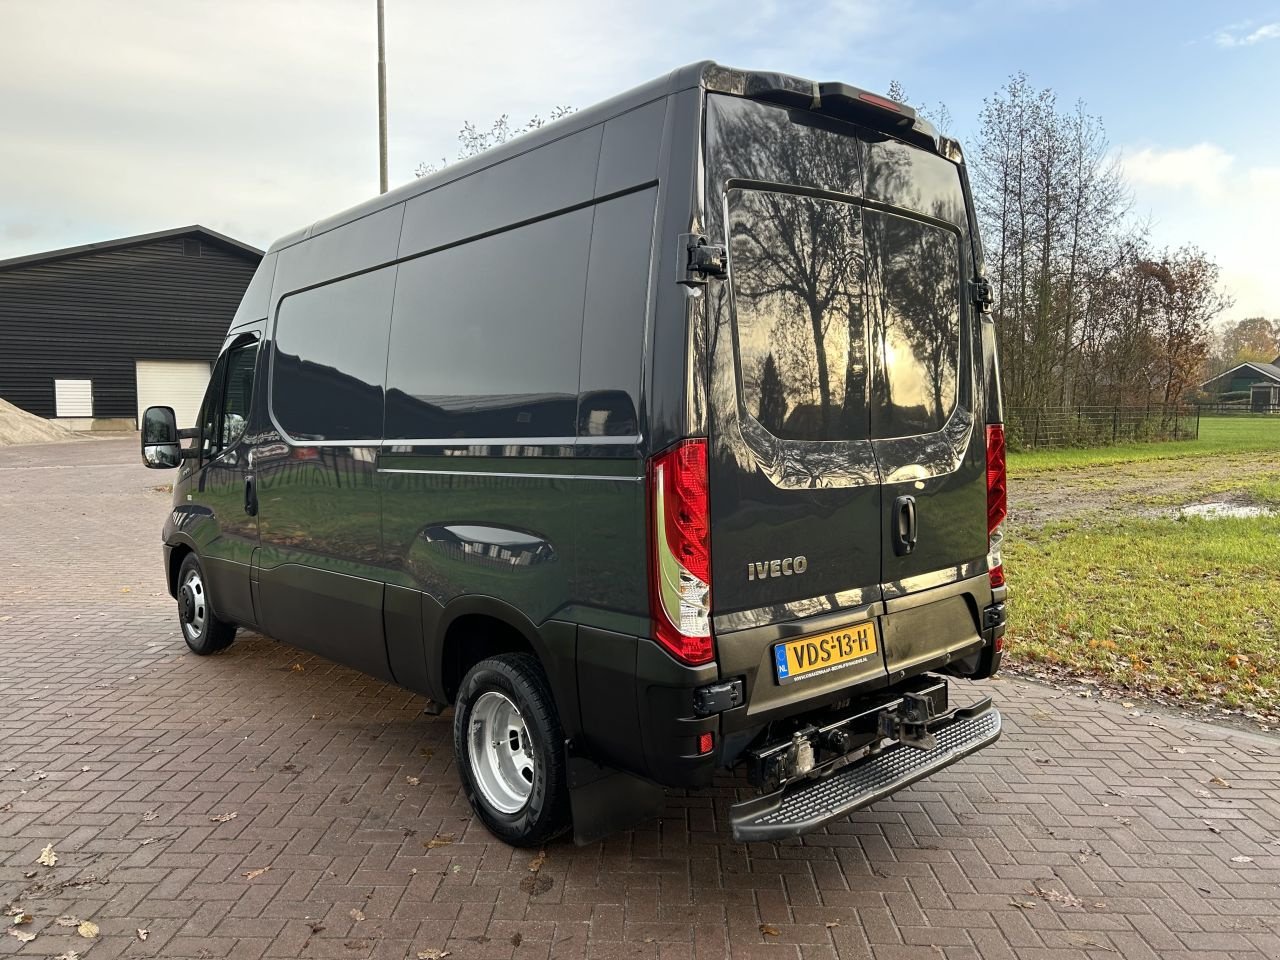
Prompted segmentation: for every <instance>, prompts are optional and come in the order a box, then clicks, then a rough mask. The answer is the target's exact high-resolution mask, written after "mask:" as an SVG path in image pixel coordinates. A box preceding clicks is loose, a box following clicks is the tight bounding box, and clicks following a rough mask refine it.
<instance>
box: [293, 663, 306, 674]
mask: <svg viewBox="0 0 1280 960" xmlns="http://www.w3.org/2000/svg"><path fill="white" fill-rule="evenodd" d="M289 669H290V670H292V671H293V672H294V673H301V672H302V671H303V670H305V669H307V668H306V667H304V666H303V665H302V664H300V663H295V664H294V665H293V666H292V667H290V668H289Z"/></svg>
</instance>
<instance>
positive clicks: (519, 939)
mask: <svg viewBox="0 0 1280 960" xmlns="http://www.w3.org/2000/svg"><path fill="white" fill-rule="evenodd" d="M522 943H524V934H523V933H521V932H520V931H519V930H517V931H516V932H515V933H513V934H512V935H511V945H512V946H513V947H518V946H520V944H522Z"/></svg>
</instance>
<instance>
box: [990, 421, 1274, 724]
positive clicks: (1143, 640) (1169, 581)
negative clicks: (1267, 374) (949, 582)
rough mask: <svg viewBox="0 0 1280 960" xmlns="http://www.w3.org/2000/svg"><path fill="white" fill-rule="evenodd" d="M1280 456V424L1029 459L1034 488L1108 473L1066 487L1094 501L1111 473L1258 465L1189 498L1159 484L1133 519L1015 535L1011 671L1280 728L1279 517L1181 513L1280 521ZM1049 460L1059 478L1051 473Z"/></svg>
mask: <svg viewBox="0 0 1280 960" xmlns="http://www.w3.org/2000/svg"><path fill="white" fill-rule="evenodd" d="M1262 450H1266V451H1268V452H1269V453H1271V454H1272V455H1273V456H1272V457H1269V458H1260V459H1261V462H1260V463H1258V464H1256V465H1255V468H1254V469H1252V470H1251V469H1250V464H1251V460H1250V458H1249V457H1248V456H1247V453H1248V452H1249V451H1254V452H1258V451H1262ZM1277 450H1280V418H1277V419H1276V420H1275V421H1274V422H1273V421H1271V420H1260V419H1251V418H1241V419H1229V418H1218V419H1214V420H1208V419H1206V420H1205V421H1203V423H1202V429H1201V438H1200V439H1199V440H1198V441H1193V442H1188V443H1179V444H1151V445H1150V446H1143V447H1137V448H1122V447H1115V448H1108V449H1101V450H1067V451H1061V452H1060V453H1037V454H1028V455H1023V457H1020V458H1018V459H1024V458H1025V459H1033V458H1034V462H1033V469H1031V470H1029V471H1027V473H1029V474H1030V476H1031V477H1032V478H1033V477H1034V475H1035V474H1036V473H1039V472H1041V471H1043V470H1047V469H1060V470H1064V471H1065V470H1068V469H1070V468H1074V467H1087V466H1103V467H1104V470H1102V471H1098V472H1096V473H1094V474H1090V473H1085V474H1084V475H1083V476H1071V475H1064V476H1063V477H1062V479H1061V483H1062V484H1063V485H1064V486H1065V487H1067V488H1072V489H1073V488H1075V487H1076V486H1079V488H1080V494H1081V497H1082V498H1083V497H1085V496H1089V495H1094V496H1096V495H1097V494H1096V491H1091V489H1090V483H1089V481H1090V480H1091V479H1092V478H1093V477H1094V476H1097V475H1104V476H1105V475H1106V473H1107V471H1106V470H1105V467H1106V466H1109V465H1116V464H1120V463H1127V464H1132V466H1127V467H1125V470H1126V472H1137V473H1140V474H1143V475H1145V474H1147V473H1148V472H1149V473H1150V474H1151V476H1152V477H1153V478H1161V477H1164V478H1170V476H1171V474H1173V473H1174V472H1178V473H1181V472H1182V471H1180V470H1178V469H1177V467H1176V465H1175V464H1174V463H1172V462H1169V460H1170V458H1174V457H1181V458H1183V460H1184V465H1185V466H1184V469H1185V471H1186V473H1187V474H1189V475H1191V476H1192V477H1196V476H1200V475H1202V474H1201V471H1204V470H1205V467H1203V466H1198V464H1197V461H1196V460H1195V459H1186V458H1197V457H1207V458H1212V462H1214V463H1219V462H1220V461H1221V459H1222V458H1223V456H1224V455H1226V454H1228V453H1230V454H1236V455H1239V454H1245V455H1244V456H1239V457H1238V459H1239V461H1240V462H1241V469H1240V470H1239V472H1235V471H1229V472H1228V473H1227V475H1226V476H1218V477H1216V478H1215V479H1214V480H1213V482H1212V483H1211V484H1207V485H1206V484H1201V483H1199V482H1193V483H1191V484H1190V485H1186V484H1184V485H1182V488H1181V492H1178V490H1177V485H1176V484H1172V483H1170V484H1169V485H1168V486H1164V485H1161V484H1157V485H1156V486H1155V488H1154V489H1153V491H1152V492H1150V493H1148V494H1146V495H1143V496H1140V497H1138V498H1136V499H1135V498H1134V497H1132V496H1124V497H1121V498H1119V499H1118V500H1117V501H1116V502H1115V503H1113V504H1112V506H1115V507H1122V509H1118V510H1117V509H1103V510H1099V511H1096V512H1094V513H1091V514H1088V515H1082V516H1077V517H1073V518H1070V519H1066V520H1058V521H1055V522H1052V523H1049V524H1046V525H1044V526H1039V527H1036V526H1034V525H1030V524H1027V525H1022V526H1018V527H1016V528H1014V529H1013V530H1011V535H1010V538H1009V539H1008V540H1007V541H1006V544H1005V551H1004V558H1005V568H1006V570H1007V571H1008V573H1009V581H1010V584H1011V588H1012V589H1011V600H1010V617H1011V622H1010V637H1009V656H1010V659H1011V660H1012V661H1014V663H1017V664H1021V665H1023V666H1027V667H1032V668H1034V667H1035V666H1036V665H1046V666H1047V667H1048V668H1049V669H1050V670H1051V671H1054V672H1062V673H1066V674H1068V675H1074V676H1079V677H1086V678H1092V679H1096V680H1099V681H1102V682H1106V683H1110V684H1113V685H1117V686H1120V687H1122V688H1125V689H1127V690H1130V691H1132V692H1133V693H1135V694H1139V695H1148V696H1152V697H1155V698H1157V699H1163V700H1167V701H1172V702H1174V703H1177V704H1179V705H1183V706H1191V705H1194V704H1196V703H1213V704H1217V705H1221V706H1226V707H1230V708H1234V709H1238V710H1241V711H1243V712H1244V713H1246V714H1253V715H1255V717H1256V718H1259V719H1262V720H1263V722H1266V723H1269V724H1275V723H1280V515H1277V516H1270V517H1266V516H1264V517H1247V518H1238V519H1236V518H1232V519H1200V518H1194V519H1179V518H1178V517H1177V513H1176V505H1178V504H1183V503H1187V502H1196V501H1197V500H1199V499H1202V498H1203V495H1204V494H1206V493H1208V494H1211V495H1213V498H1214V499H1228V500H1231V501H1233V502H1241V503H1253V504H1257V505H1262V506H1271V507H1273V508H1276V509H1280V478H1277V476H1276V474H1275V471H1274V466H1273V465H1272V464H1273V460H1274V454H1275V453H1276V451H1277ZM1148 454H1149V455H1148ZM1050 457H1053V458H1054V459H1055V460H1056V467H1050V466H1049V465H1047V461H1048V460H1049V458H1050ZM1010 460H1011V465H1012V463H1013V462H1014V460H1015V458H1013V457H1011V458H1010ZM1202 462H1203V463H1207V462H1209V461H1202ZM1025 475H1026V474H1024V476H1025ZM1036 485H1039V486H1041V487H1043V482H1042V481H1035V482H1034V483H1033V482H1032V481H1031V480H1028V486H1029V489H1032V488H1034V487H1035V486H1036ZM1201 487H1204V489H1201ZM1014 488H1015V490H1016V479H1015V483H1014ZM1164 490H1172V491H1173V492H1168V493H1166V492H1163V491H1164ZM1157 491H1159V492H1157ZM1220 495H1225V496H1220Z"/></svg>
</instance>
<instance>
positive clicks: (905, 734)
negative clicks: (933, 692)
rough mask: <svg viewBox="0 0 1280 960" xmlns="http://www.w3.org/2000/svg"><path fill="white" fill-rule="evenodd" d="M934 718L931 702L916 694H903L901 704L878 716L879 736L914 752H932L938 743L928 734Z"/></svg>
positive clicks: (927, 698)
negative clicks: (911, 748)
mask: <svg viewBox="0 0 1280 960" xmlns="http://www.w3.org/2000/svg"><path fill="white" fill-rule="evenodd" d="M933 717H934V713H933V700H932V699H931V698H929V697H922V696H920V694H918V693H904V694H903V695H902V702H901V703H899V704H898V705H897V706H893V707H890V708H889V709H888V710H885V711H884V712H883V713H881V714H880V736H882V737H885V738H886V739H888V740H897V741H898V742H900V743H901V744H902V745H903V746H906V747H913V748H915V749H916V750H933V749H934V748H936V747H937V746H938V741H937V739H936V738H935V737H934V735H933V734H932V733H930V732H929V726H928V724H929V721H930V720H932V719H933Z"/></svg>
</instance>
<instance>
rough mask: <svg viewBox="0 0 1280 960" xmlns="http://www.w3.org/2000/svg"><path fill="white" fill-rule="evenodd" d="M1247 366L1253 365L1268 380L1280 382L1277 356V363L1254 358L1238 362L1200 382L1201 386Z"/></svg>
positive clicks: (1279, 362) (1279, 363)
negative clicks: (1257, 361)
mask: <svg viewBox="0 0 1280 960" xmlns="http://www.w3.org/2000/svg"><path fill="white" fill-rule="evenodd" d="M1245 367H1251V368H1252V369H1254V370H1255V371H1257V372H1258V373H1260V374H1262V375H1263V376H1264V377H1266V378H1267V379H1268V380H1273V381H1275V382H1276V383H1280V357H1276V362H1275V363H1254V362H1253V361H1252V360H1246V361H1245V362H1244V363H1237V364H1236V365H1235V366H1234V367H1232V368H1231V369H1230V370H1224V371H1222V373H1220V374H1218V375H1217V376H1216V377H1210V378H1209V379H1208V380H1206V381H1205V382H1204V383H1202V384H1200V386H1202V387H1207V386H1208V385H1209V384H1211V383H1213V382H1215V381H1217V380H1222V379H1224V378H1225V377H1229V376H1231V375H1232V374H1233V373H1235V372H1236V371H1237V370H1242V369H1243V368H1245Z"/></svg>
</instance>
